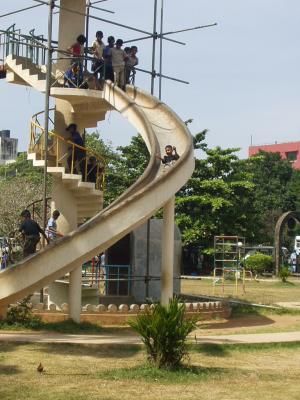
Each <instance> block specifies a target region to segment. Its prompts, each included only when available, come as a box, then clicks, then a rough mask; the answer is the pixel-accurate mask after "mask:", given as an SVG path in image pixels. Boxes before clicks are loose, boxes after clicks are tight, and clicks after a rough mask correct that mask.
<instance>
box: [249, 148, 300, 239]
mask: <svg viewBox="0 0 300 400" xmlns="http://www.w3.org/2000/svg"><path fill="white" fill-rule="evenodd" d="M245 166H246V170H247V171H248V172H249V173H250V174H252V176H253V179H252V182H253V183H254V185H255V192H254V196H253V205H254V209H255V213H256V220H257V223H258V228H259V229H258V231H257V236H256V241H259V242H260V243H268V244H273V240H274V229H275V225H276V222H277V220H278V218H279V216H280V215H281V214H282V213H283V212H285V211H293V210H295V208H296V204H297V196H296V193H295V188H296V187H299V185H300V182H299V178H298V179H297V180H296V179H294V182H293V175H294V174H295V173H294V171H293V168H292V165H291V163H290V162H289V161H288V160H283V159H282V158H281V156H280V154H279V153H267V152H263V151H261V152H259V153H258V154H257V155H256V156H253V157H251V158H249V159H248V160H246V161H245ZM297 176H298V174H297ZM296 183H297V186H296ZM298 196H299V195H298ZM298 198H299V197H298ZM298 201H299V200H298Z"/></svg>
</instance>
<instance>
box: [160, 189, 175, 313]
mask: <svg viewBox="0 0 300 400" xmlns="http://www.w3.org/2000/svg"><path fill="white" fill-rule="evenodd" d="M174 208H175V197H174V196H173V197H172V198H171V199H170V200H169V201H168V202H167V203H166V204H165V206H164V209H163V212H164V214H163V217H164V222H163V238H162V265H161V304H162V305H165V306H166V305H168V304H169V300H170V299H172V297H173V274H174Z"/></svg>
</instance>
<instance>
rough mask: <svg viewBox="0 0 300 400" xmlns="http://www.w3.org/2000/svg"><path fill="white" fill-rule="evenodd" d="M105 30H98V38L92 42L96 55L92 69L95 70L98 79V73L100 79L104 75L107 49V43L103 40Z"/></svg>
mask: <svg viewBox="0 0 300 400" xmlns="http://www.w3.org/2000/svg"><path fill="white" fill-rule="evenodd" d="M102 39H103V32H101V31H97V32H96V40H94V41H93V43H92V51H93V55H94V61H93V64H92V71H93V72H94V76H95V78H96V79H98V74H99V76H100V79H103V76H104V60H103V52H104V49H105V44H104V43H103V41H102Z"/></svg>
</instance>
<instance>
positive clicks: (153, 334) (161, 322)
mask: <svg viewBox="0 0 300 400" xmlns="http://www.w3.org/2000/svg"><path fill="white" fill-rule="evenodd" d="M196 322H197V320H196V319H194V318H192V319H186V318H185V306H184V304H180V303H179V300H178V299H177V298H175V299H173V300H170V303H169V305H168V306H167V307H164V306H162V305H161V304H155V305H154V308H153V309H149V310H147V311H146V312H145V313H143V314H140V315H138V316H137V319H136V321H131V322H130V326H131V327H132V328H133V329H134V330H135V331H136V332H138V333H139V334H140V335H141V336H142V341H143V342H144V344H145V346H146V351H147V354H148V359H149V360H150V361H151V362H152V363H153V364H154V365H155V366H156V367H158V368H176V367H178V366H179V365H180V364H181V362H182V360H183V358H184V357H185V356H187V343H186V339H187V335H188V334H189V333H191V332H192V331H193V330H194V329H195V328H196Z"/></svg>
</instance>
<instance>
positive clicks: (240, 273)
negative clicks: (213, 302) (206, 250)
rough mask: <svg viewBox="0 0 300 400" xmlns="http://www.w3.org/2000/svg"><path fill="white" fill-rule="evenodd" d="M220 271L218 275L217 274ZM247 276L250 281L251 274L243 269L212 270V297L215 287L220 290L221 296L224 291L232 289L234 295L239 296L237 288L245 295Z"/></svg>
mask: <svg viewBox="0 0 300 400" xmlns="http://www.w3.org/2000/svg"><path fill="white" fill-rule="evenodd" d="M218 271H220V274H218ZM247 275H249V278H250V280H252V278H253V276H252V272H251V271H249V270H246V269H245V268H214V274H213V295H214V294H216V287H217V286H220V287H221V288H222V294H223V295H224V294H225V289H226V288H228V287H234V294H235V295H238V294H239V287H241V288H242V293H243V294H245V293H246V277H247Z"/></svg>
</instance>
